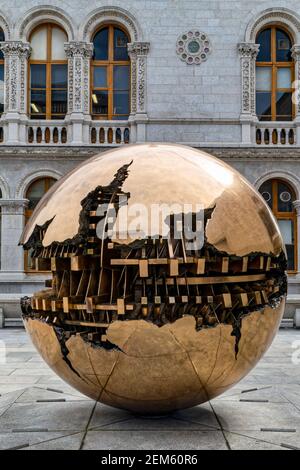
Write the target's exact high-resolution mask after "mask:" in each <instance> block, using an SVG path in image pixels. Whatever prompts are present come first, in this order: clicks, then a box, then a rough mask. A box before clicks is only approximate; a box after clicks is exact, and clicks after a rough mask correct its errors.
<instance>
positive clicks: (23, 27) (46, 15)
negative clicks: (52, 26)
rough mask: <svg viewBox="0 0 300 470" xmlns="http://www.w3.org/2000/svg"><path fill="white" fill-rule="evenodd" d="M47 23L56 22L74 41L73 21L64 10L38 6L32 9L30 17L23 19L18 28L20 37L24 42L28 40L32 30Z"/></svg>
mask: <svg viewBox="0 0 300 470" xmlns="http://www.w3.org/2000/svg"><path fill="white" fill-rule="evenodd" d="M45 21H48V22H53V21H54V22H56V23H58V24H59V25H60V26H61V27H62V28H63V29H64V30H65V31H66V33H67V35H68V39H70V40H72V39H74V30H73V26H72V21H71V19H70V18H69V17H68V16H67V15H66V13H65V12H64V11H63V10H61V9H60V8H58V7H55V6H47V7H45V8H43V7H42V6H38V7H36V8H34V9H31V10H30V11H29V13H28V15H26V16H25V18H24V17H23V18H22V20H21V21H20V23H19V25H18V26H17V27H16V30H17V31H18V37H19V38H20V39H23V40H26V39H28V35H29V32H30V30H32V29H33V28H34V27H35V26H37V25H38V24H41V23H42V22H45Z"/></svg>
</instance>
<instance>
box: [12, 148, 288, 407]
mask: <svg viewBox="0 0 300 470" xmlns="http://www.w3.org/2000/svg"><path fill="white" fill-rule="evenodd" d="M157 208H159V211H161V212H159V214H160V217H159V218H158V219H157V220H156V219H155V222H154V223H153V220H154V219H153V214H156V215H157ZM162 208H163V209H162ZM124 221H125V222H126V223H125V222H124ZM186 221H189V222H188V229H187V227H186ZM137 227H138V229H137ZM141 227H142V229H141ZM166 229H167V231H166ZM191 232H193V236H194V238H193V237H192V234H191ZM178 234H179V236H178ZM21 244H22V245H23V246H24V248H25V249H30V250H31V251H32V259H33V267H34V268H35V269H36V270H37V271H45V270H49V271H51V272H52V279H51V281H48V282H47V288H46V289H45V290H43V291H41V292H37V293H36V294H34V295H33V297H32V298H30V299H29V298H24V299H22V301H21V305H22V311H23V318H24V324H25V327H26V330H27V331H28V333H29V334H30V336H31V338H32V341H33V343H34V344H35V346H36V348H37V349H38V351H39V352H40V354H41V355H42V357H43V358H44V360H45V361H46V362H47V363H48V364H49V365H50V367H52V368H53V369H54V370H55V371H56V372H57V374H58V375H59V376H60V377H62V378H63V379H64V380H65V381H67V382H68V383H69V384H71V385H72V386H73V387H75V388H76V389H78V390H80V391H81V392H82V393H84V394H86V395H87V396H89V397H91V398H93V399H96V400H98V401H100V402H103V403H106V404H108V405H111V406H115V407H119V408H125V409H128V410H132V411H134V412H138V413H143V414H146V413H152V414H161V413H165V412H169V411H172V410H176V409H181V408H186V407H190V406H194V405H197V404H199V403H203V402H205V401H207V400H209V399H210V398H213V397H215V396H217V395H219V394H221V393H223V392H224V391H225V390H227V389H228V388H229V387H231V386H233V385H234V384H235V383H237V382H238V381H239V380H240V379H241V378H243V377H244V376H245V375H246V374H247V373H248V372H249V371H250V370H251V369H252V368H253V367H254V366H255V364H256V363H257V361H258V360H259V359H260V358H261V356H262V355H263V354H264V352H265V351H266V350H267V349H268V347H269V345H270V344H271V342H272V339H273V337H274V335H275V334H276V331H277V328H278V326H279V323H280V320H281V317H282V315H283V311H284V306H285V297H286V275H285V268H286V258H285V252H284V246H283V241H282V238H281V236H280V233H279V230H278V227H277V224H276V221H275V219H274V217H273V215H272V214H271V212H270V210H269V208H268V207H267V205H266V204H265V202H264V200H263V199H262V198H261V196H260V195H259V194H258V193H257V192H256V191H255V190H254V188H253V187H252V186H251V185H250V184H249V183H248V182H247V181H246V180H245V179H244V178H243V177H242V176H241V175H240V174H239V173H238V172H237V171H235V170H234V169H232V168H231V167H229V166H228V165H226V164H224V163H223V162H221V161H219V160H217V159H216V158H214V157H212V156H210V155H208V154H206V153H204V152H202V151H198V150H195V149H192V148H189V147H184V146H180V145H171V144H165V145H163V144H146V145H132V146H126V147H122V148H119V149H115V150H111V151H109V152H105V153H100V154H99V155H97V156H95V157H93V158H92V159H90V160H88V161H86V162H84V163H83V164H81V165H80V166H79V167H78V168H76V169H75V170H73V171H72V172H71V173H69V174H68V175H67V176H65V177H64V178H63V179H62V180H60V181H59V182H58V183H57V184H56V185H55V186H53V187H52V188H51V189H50V191H49V192H48V193H47V194H46V196H45V197H44V198H43V199H42V201H41V202H40V204H39V205H38V207H37V208H36V210H35V212H34V213H33V215H32V217H31V219H30V222H29V223H28V225H27V227H26V228H25V230H24V233H23V235H22V239H21Z"/></svg>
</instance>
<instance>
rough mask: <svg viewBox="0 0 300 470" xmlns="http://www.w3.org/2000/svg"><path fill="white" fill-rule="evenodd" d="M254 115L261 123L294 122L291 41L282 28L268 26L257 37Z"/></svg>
mask: <svg viewBox="0 0 300 470" xmlns="http://www.w3.org/2000/svg"><path fill="white" fill-rule="evenodd" d="M256 43H257V44H259V45H260V48H259V52H258V55H257V58H256V114H257V116H258V119H259V120H260V121H291V120H292V119H293V115H294V111H293V103H292V93H293V89H292V83H293V81H294V62H293V59H292V57H291V47H292V39H291V37H290V35H289V33H288V32H287V31H285V30H284V29H283V28H282V27H278V26H269V27H267V28H265V29H263V30H262V31H261V32H260V33H259V34H258V35H257V38H256Z"/></svg>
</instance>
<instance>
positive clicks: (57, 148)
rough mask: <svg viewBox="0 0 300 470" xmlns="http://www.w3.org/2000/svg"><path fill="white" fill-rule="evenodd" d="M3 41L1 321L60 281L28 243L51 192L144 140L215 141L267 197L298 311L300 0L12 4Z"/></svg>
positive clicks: (0, 28)
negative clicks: (26, 232) (35, 213)
mask: <svg viewBox="0 0 300 470" xmlns="http://www.w3.org/2000/svg"><path fill="white" fill-rule="evenodd" d="M0 41H1V42H0V48H1V55H0V111H1V112H2V114H1V119H0V211H1V212H0V214H1V215H0V246H1V256H0V263H1V264H0V326H1V325H3V324H5V325H10V324H15V323H16V322H19V321H20V319H19V308H18V302H19V298H20V296H21V295H24V294H26V293H28V294H30V293H32V292H33V291H35V290H37V289H39V288H40V287H41V285H42V283H43V280H44V279H45V277H47V273H45V274H44V275H41V274H36V273H35V272H34V271H32V270H31V269H30V267H29V265H28V259H27V258H28V256H29V255H27V258H26V256H25V258H24V253H23V251H22V249H21V248H20V247H18V240H19V237H20V234H21V231H22V229H23V226H24V223H25V219H26V217H28V216H29V215H30V213H31V209H32V208H33V207H34V205H35V204H36V202H37V201H38V199H39V198H40V197H41V195H42V193H43V192H45V191H46V190H47V188H48V187H50V185H51V184H52V182H53V181H54V180H57V179H59V178H60V177H62V176H63V175H64V174H65V173H66V172H68V171H69V170H71V169H72V168H74V167H75V166H76V165H77V164H78V163H79V162H81V161H83V160H84V159H86V158H89V157H90V156H92V155H94V154H95V153H97V152H102V151H105V150H107V149H109V148H111V147H116V146H119V145H127V144H128V143H142V142H177V143H182V144H187V145H191V146H194V147H196V148H202V149H207V151H209V152H211V153H212V154H214V155H216V156H218V157H219V158H221V159H223V160H225V161H226V162H228V163H229V164H231V165H233V166H234V167H235V168H237V169H238V170H239V171H240V172H241V173H242V174H244V175H245V176H246V178H247V179H248V180H249V181H250V182H251V183H252V184H253V185H254V186H255V187H256V188H257V189H260V190H261V191H262V192H263V193H264V197H265V198H266V200H267V201H268V202H269V204H270V205H272V204H273V206H274V211H275V216H276V217H277V218H278V220H279V221H280V226H281V228H282V231H283V234H284V237H285V239H286V243H287V247H288V251H289V262H290V264H289V297H288V306H287V310H286V316H287V317H288V318H293V316H294V315H295V312H296V311H297V308H298V307H300V291H299V287H300V274H299V271H300V249H299V247H298V242H297V240H299V239H300V104H297V99H296V98H297V96H296V95H297V92H296V91H295V90H294V89H293V86H294V85H293V83H292V82H294V80H297V79H299V80H300V0H289V1H288V2H287V1H285V0H278V1H276V2H274V1H271V0H265V1H263V0H262V1H257V0H255V1H254V0H253V1H249V0H212V1H210V2H205V1H204V0H127V1H126V2H124V1H122V0H113V1H110V2H106V1H103V0H97V1H96V0H80V1H77V0H74V1H72V2H67V1H65V0H60V1H58V0H48V2H44V1H43V0H35V1H33V0H25V1H24V0H14V1H11V2H5V1H3V0H0ZM43 47H45V50H43ZM268 48H269V49H270V50H269V49H268ZM268 54H269V56H268ZM126 74H127V75H126ZM276 74H277V75H276ZM118 77H119V79H118ZM270 77H271V78H270ZM274 77H275V78H274ZM295 96H296V98H295ZM272 208H273V207H272Z"/></svg>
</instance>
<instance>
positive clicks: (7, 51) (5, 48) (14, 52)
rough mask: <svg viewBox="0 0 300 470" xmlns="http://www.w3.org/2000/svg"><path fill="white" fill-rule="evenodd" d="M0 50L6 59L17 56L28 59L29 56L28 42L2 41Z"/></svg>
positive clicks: (29, 47)
mask: <svg viewBox="0 0 300 470" xmlns="http://www.w3.org/2000/svg"><path fill="white" fill-rule="evenodd" d="M0 49H1V50H2V52H3V55H4V57H5V59H6V58H9V57H10V56H17V57H20V58H24V59H28V58H29V56H30V54H31V46H30V44H29V43H28V42H22V41H4V42H1V43H0Z"/></svg>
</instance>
